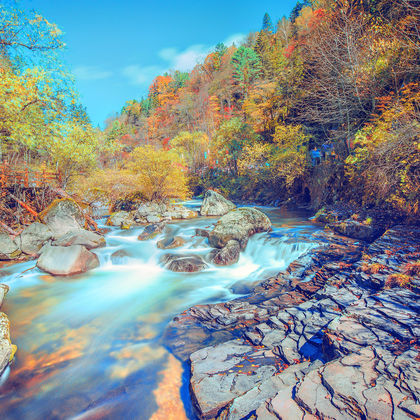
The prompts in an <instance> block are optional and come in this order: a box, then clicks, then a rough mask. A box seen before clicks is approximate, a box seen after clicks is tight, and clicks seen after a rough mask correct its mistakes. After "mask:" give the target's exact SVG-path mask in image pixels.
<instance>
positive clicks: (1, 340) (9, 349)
mask: <svg viewBox="0 0 420 420" xmlns="http://www.w3.org/2000/svg"><path fill="white" fill-rule="evenodd" d="M15 352H16V346H15V345H14V344H12V343H11V341H10V322H9V319H8V318H7V316H6V314H4V313H3V312H0V375H1V374H2V373H3V371H4V369H5V368H6V366H7V365H8V364H9V362H10V361H11V360H12V359H13V356H14V354H15Z"/></svg>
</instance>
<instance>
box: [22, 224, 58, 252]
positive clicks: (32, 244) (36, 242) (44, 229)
mask: <svg viewBox="0 0 420 420" xmlns="http://www.w3.org/2000/svg"><path fill="white" fill-rule="evenodd" d="M52 237H53V232H52V231H51V230H50V228H49V227H48V226H47V225H44V224H42V223H38V222H35V223H32V224H31V225H29V226H28V227H26V228H25V229H24V230H23V231H22V233H21V234H20V235H19V236H18V237H17V238H16V242H17V243H18V245H19V247H20V249H21V251H22V252H23V253H25V254H28V255H35V256H38V255H39V250H40V249H41V248H42V246H43V245H44V244H45V242H47V241H48V240H49V239H51V238H52Z"/></svg>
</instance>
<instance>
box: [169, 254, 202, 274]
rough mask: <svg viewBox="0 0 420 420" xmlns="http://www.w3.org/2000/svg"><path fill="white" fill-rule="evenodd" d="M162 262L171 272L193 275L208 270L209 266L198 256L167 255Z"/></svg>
mask: <svg viewBox="0 0 420 420" xmlns="http://www.w3.org/2000/svg"><path fill="white" fill-rule="evenodd" d="M162 262H163V263H164V264H165V266H166V268H167V269H168V270H171V271H177V272H182V273H193V272H196V271H202V270H204V269H205V268H207V264H206V263H205V262H204V261H203V259H202V258H201V257H199V256H197V255H177V254H165V255H164V256H163V257H162Z"/></svg>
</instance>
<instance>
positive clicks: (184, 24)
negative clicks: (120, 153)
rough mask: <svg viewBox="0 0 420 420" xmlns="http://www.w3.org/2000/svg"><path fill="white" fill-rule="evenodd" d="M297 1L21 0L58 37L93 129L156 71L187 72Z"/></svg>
mask: <svg viewBox="0 0 420 420" xmlns="http://www.w3.org/2000/svg"><path fill="white" fill-rule="evenodd" d="M295 3H296V0H267V1H258V0H254V1H248V0H244V1H228V0H225V1H222V0H213V1H209V2H201V1H199V0H195V1H190V0H188V1H182V2H178V1H160V2H155V1H143V0H136V1H132V0H120V1H115V0H70V1H68V0H66V1H65V0H21V1H20V5H21V7H24V8H25V9H35V10H37V11H38V12H39V13H40V14H42V15H43V16H44V17H46V18H47V19H48V20H49V21H50V22H54V23H56V24H57V25H58V26H59V28H60V29H61V30H62V31H63V32H64V34H65V35H64V40H65V42H66V45H67V48H66V50H65V52H64V53H63V58H64V61H65V63H66V64H67V66H68V67H69V69H70V70H71V71H72V72H73V74H74V75H75V78H76V84H77V88H78V90H79V92H80V95H81V102H82V103H83V104H84V105H85V106H86V107H87V110H88V114H89V116H90V117H91V119H92V122H93V123H94V124H101V125H102V124H103V122H104V120H105V119H106V118H107V117H109V116H111V115H112V114H113V113H115V112H116V111H119V110H120V109H121V107H122V106H123V105H124V103H125V102H126V101H127V100H129V99H133V98H136V99H139V98H141V97H142V96H145V95H146V94H147V89H148V86H149V85H150V83H151V82H152V80H153V79H154V77H155V76H157V75H158V74H162V73H163V72H164V71H167V70H170V69H172V70H183V71H188V70H191V69H192V67H193V66H194V65H195V64H196V63H197V61H199V60H200V59H202V58H203V56H205V54H206V53H208V52H209V50H211V48H213V47H214V46H215V45H216V44H217V43H218V42H225V43H226V44H229V43H232V42H234V41H236V42H238V41H240V40H241V39H242V38H243V37H244V36H245V35H246V34H247V33H249V32H250V31H256V30H260V28H261V24H262V18H263V15H264V13H265V12H268V13H269V14H270V16H271V18H272V20H273V23H275V22H276V21H277V20H278V19H279V18H281V17H282V16H284V15H286V16H287V15H289V13H290V11H291V10H292V8H293V6H294V5H295Z"/></svg>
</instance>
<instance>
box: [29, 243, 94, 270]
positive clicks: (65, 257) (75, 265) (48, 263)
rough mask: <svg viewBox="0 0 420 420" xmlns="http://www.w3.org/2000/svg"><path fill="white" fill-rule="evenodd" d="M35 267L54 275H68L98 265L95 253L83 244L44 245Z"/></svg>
mask: <svg viewBox="0 0 420 420" xmlns="http://www.w3.org/2000/svg"><path fill="white" fill-rule="evenodd" d="M36 265H37V267H38V268H39V269H41V270H43V271H46V272H47V273H50V274H53V275H55V276H70V275H73V274H80V273H84V272H86V271H89V270H92V269H94V268H96V267H98V266H99V259H98V256H97V255H96V254H94V253H93V252H90V251H88V250H87V249H86V248H85V247H84V246H81V245H71V246H51V245H45V246H44V247H43V248H42V249H41V255H40V257H39V259H38V261H37V263H36Z"/></svg>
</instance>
